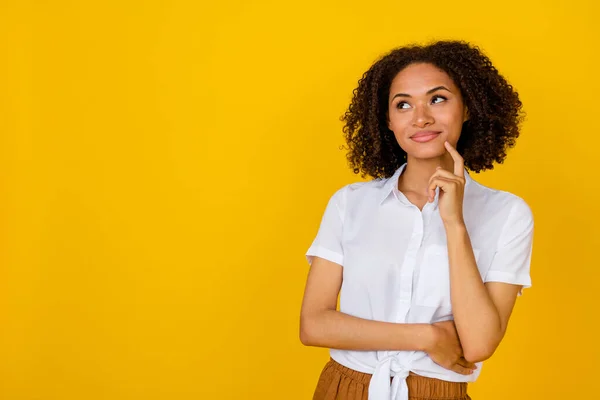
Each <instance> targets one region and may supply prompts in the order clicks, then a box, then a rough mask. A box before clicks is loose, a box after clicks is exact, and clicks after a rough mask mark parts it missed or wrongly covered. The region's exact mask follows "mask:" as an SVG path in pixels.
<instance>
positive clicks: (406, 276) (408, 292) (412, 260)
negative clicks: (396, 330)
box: [396, 210, 423, 322]
mask: <svg viewBox="0 0 600 400" xmlns="http://www.w3.org/2000/svg"><path fill="white" fill-rule="evenodd" d="M417 213H418V215H417V216H416V218H415V224H414V227H413V232H412V234H411V238H410V242H409V244H408V248H407V250H406V255H405V257H404V262H403V263H402V266H403V267H402V271H401V274H400V275H399V279H400V284H399V285H398V289H399V293H398V302H399V303H400V305H399V307H398V311H397V315H396V321H397V322H406V321H405V320H406V316H407V315H408V311H409V309H410V304H411V301H412V294H413V280H414V273H415V267H416V264H417V254H418V252H419V249H420V248H421V241H422V239H423V217H422V214H421V212H420V211H418V210H417Z"/></svg>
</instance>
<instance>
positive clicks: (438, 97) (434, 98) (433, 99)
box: [431, 95, 448, 104]
mask: <svg viewBox="0 0 600 400" xmlns="http://www.w3.org/2000/svg"><path fill="white" fill-rule="evenodd" d="M437 99H442V100H443V101H446V100H448V99H447V98H445V97H444V96H440V95H436V96H433V98H432V100H431V102H432V103H433V104H437V103H441V101H436V100H437Z"/></svg>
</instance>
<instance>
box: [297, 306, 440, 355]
mask: <svg viewBox="0 0 600 400" xmlns="http://www.w3.org/2000/svg"><path fill="white" fill-rule="evenodd" d="M300 338H301V341H302V343H304V344H305V345H307V346H317V347H327V348H332V349H344V350H398V351H400V350H407V351H410V350H418V351H424V349H425V348H426V347H427V346H428V344H429V342H430V341H431V340H432V326H431V325H429V324H397V323H391V322H381V321H373V320H370V319H363V318H358V317H354V316H352V315H348V314H345V313H342V312H340V311H336V310H322V311H319V312H315V313H313V314H312V315H308V316H304V317H302V321H301V333H300Z"/></svg>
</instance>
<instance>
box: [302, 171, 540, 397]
mask: <svg viewBox="0 0 600 400" xmlns="http://www.w3.org/2000/svg"><path fill="white" fill-rule="evenodd" d="M405 166H406V163H405V164H404V165H402V166H401V167H400V168H398V170H397V171H396V172H395V173H394V175H393V176H392V177H390V178H387V179H375V180H372V181H369V182H356V183H352V184H349V185H346V186H344V187H342V188H341V189H339V190H337V191H336V192H335V193H334V194H333V196H332V197H331V198H330V200H329V203H328V204H327V207H326V209H325V212H324V214H323V217H322V219H321V224H320V227H319V230H318V233H317V235H316V238H315V239H314V241H313V243H312V245H311V246H310V248H309V249H308V251H307V252H306V258H307V260H308V262H309V264H310V263H312V258H313V256H319V257H321V258H324V259H327V260H330V261H333V262H335V263H337V264H340V265H342V266H343V282H342V288H341V293H340V311H341V312H343V313H346V314H350V315H353V316H356V317H360V318H365V319H371V320H376V321H386V322H395V323H434V322H439V321H446V320H452V319H454V318H453V315H452V304H451V302H450V276H449V264H448V248H447V241H446V232H445V229H444V225H443V222H442V220H441V217H440V214H439V210H438V197H439V188H438V189H436V196H435V200H434V202H433V203H426V204H425V206H424V207H423V210H422V211H421V210H419V208H418V207H417V206H415V205H413V204H412V203H410V202H409V201H408V199H407V198H406V196H405V195H404V194H403V193H402V192H400V191H399V190H398V177H399V176H400V174H401V173H402V171H403V170H404V168H405ZM465 179H466V184H465V195H464V202H463V217H464V221H465V224H466V226H467V230H468V233H469V237H470V239H471V244H472V246H473V252H474V254H475V258H476V261H477V267H478V269H479V272H480V274H481V278H482V280H483V282H492V281H493V282H506V283H512V284H516V285H523V287H524V288H528V287H531V279H530V273H529V270H530V268H529V265H530V260H531V250H532V243H533V216H532V213H531V210H530V208H529V206H528V205H527V203H525V201H524V200H523V199H521V198H520V197H517V196H515V195H513V194H511V193H508V192H505V191H500V190H494V189H491V188H488V187H486V186H483V185H481V184H479V183H478V182H476V181H474V180H473V179H472V178H471V177H470V176H469V174H468V172H467V171H466V170H465ZM519 295H521V293H519ZM330 354H331V357H332V358H333V359H334V360H335V361H337V362H339V363H340V364H342V365H344V366H346V367H348V368H352V369H354V370H356V371H360V372H363V373H368V374H373V377H372V378H371V383H370V385H369V399H371V400H384V399H385V400H388V399H394V400H407V399H408V387H407V385H406V377H407V376H408V373H409V371H413V372H414V373H416V374H419V375H422V376H426V377H430V378H437V379H442V380H446V381H453V382H472V381H475V380H476V379H477V377H478V376H479V374H480V372H481V365H482V363H477V369H476V370H475V371H474V372H473V374H471V375H460V374H458V373H455V372H453V371H451V370H448V369H445V368H444V367H442V366H440V365H438V364H436V363H434V362H433V361H432V360H431V358H429V356H428V355H427V353H425V352H421V351H352V350H338V349H330ZM390 377H393V381H392V384H391V386H390Z"/></svg>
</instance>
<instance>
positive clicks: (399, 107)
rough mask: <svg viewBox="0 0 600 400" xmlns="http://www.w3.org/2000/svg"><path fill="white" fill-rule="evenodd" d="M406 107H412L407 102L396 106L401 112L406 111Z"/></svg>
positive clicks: (401, 102)
mask: <svg viewBox="0 0 600 400" xmlns="http://www.w3.org/2000/svg"><path fill="white" fill-rule="evenodd" d="M405 105H406V106H409V107H410V104H408V103H407V102H405V101H400V102H398V104H396V108H398V109H401V110H406V109H407V108H408V107H404V106H405Z"/></svg>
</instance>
